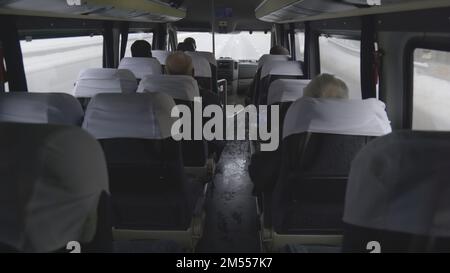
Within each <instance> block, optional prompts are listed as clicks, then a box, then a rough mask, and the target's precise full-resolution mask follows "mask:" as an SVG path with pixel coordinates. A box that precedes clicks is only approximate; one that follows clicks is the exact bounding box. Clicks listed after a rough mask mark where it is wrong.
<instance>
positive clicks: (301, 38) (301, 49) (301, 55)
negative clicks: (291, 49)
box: [295, 32, 305, 61]
mask: <svg viewBox="0 0 450 273" xmlns="http://www.w3.org/2000/svg"><path fill="white" fill-rule="evenodd" d="M295 46H296V48H295V50H296V54H295V55H296V56H297V60H298V61H305V33H304V32H297V33H295Z"/></svg>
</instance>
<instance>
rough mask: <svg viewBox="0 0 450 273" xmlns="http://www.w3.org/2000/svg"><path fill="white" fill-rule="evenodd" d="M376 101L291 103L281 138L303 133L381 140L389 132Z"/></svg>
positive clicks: (380, 105) (303, 101) (310, 100)
mask: <svg viewBox="0 0 450 273" xmlns="http://www.w3.org/2000/svg"><path fill="white" fill-rule="evenodd" d="M385 108H386V106H385V105H384V103H383V102H381V101H379V100H377V99H366V100H347V99H316V98H309V97H303V98H301V99H299V100H297V101H295V102H294V103H293V104H292V105H291V106H290V107H289V110H288V112H287V114H286V119H285V121H284V127H283V138H286V137H288V136H290V135H294V134H300V133H304V132H310V133H324V134H337V135H356V136H382V135H386V134H389V133H390V132H391V131H392V129H391V125H390V121H389V119H388V117H387V113H386V110H385Z"/></svg>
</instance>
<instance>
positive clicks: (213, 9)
mask: <svg viewBox="0 0 450 273" xmlns="http://www.w3.org/2000/svg"><path fill="white" fill-rule="evenodd" d="M211 31H212V48H213V54H214V56H215V55H216V6H215V0H211Z"/></svg>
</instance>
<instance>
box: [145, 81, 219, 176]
mask: <svg viewBox="0 0 450 273" xmlns="http://www.w3.org/2000/svg"><path fill="white" fill-rule="evenodd" d="M144 92H145V93H146V92H149V93H155V92H160V93H164V94H167V95H169V96H171V97H172V98H173V99H174V101H175V103H176V104H177V105H185V106H187V107H189V109H190V111H191V123H192V124H194V122H195V117H194V98H196V97H197V98H198V97H200V93H199V89H198V85H197V82H196V81H195V79H194V78H192V77H191V76H184V75H159V76H156V75H154V76H147V77H145V78H144V79H143V80H142V81H141V83H140V85H139V87H138V93H144ZM193 136H194V132H193V131H192V139H193ZM182 150H183V162H184V166H185V169H186V171H187V172H188V173H189V174H193V175H195V176H197V177H199V178H201V179H206V180H209V178H211V177H212V176H213V174H214V169H215V168H214V165H215V163H214V160H213V159H212V158H213V155H210V154H209V152H208V144H207V142H206V141H204V140H185V141H182Z"/></svg>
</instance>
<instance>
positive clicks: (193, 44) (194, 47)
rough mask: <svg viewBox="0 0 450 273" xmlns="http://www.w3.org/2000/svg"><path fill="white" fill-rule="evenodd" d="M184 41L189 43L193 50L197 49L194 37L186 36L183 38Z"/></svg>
mask: <svg viewBox="0 0 450 273" xmlns="http://www.w3.org/2000/svg"><path fill="white" fill-rule="evenodd" d="M184 43H186V44H189V45H191V46H192V48H193V49H194V50H193V51H196V50H197V42H196V41H195V39H194V38H192V37H187V38H186V39H184Z"/></svg>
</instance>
